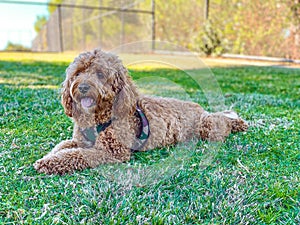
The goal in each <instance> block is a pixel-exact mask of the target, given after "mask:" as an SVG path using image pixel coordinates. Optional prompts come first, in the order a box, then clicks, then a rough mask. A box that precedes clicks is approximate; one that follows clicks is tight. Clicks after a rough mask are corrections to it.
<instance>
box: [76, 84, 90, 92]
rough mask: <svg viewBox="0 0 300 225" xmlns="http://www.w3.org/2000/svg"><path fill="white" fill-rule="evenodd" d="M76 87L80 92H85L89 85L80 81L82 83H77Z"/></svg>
mask: <svg viewBox="0 0 300 225" xmlns="http://www.w3.org/2000/svg"><path fill="white" fill-rule="evenodd" d="M78 89H79V91H80V92H81V93H82V94H85V93H87V92H88V90H89V89H90V86H89V85H88V84H86V83H82V84H79V86H78Z"/></svg>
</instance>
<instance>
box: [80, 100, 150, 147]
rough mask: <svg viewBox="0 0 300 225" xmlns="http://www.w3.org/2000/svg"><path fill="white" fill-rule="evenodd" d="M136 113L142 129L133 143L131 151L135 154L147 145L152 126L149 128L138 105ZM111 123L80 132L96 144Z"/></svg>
mask: <svg viewBox="0 0 300 225" xmlns="http://www.w3.org/2000/svg"><path fill="white" fill-rule="evenodd" d="M136 112H137V114H138V116H139V118H140V121H141V127H140V131H139V133H138V135H137V136H136V139H135V141H134V143H133V146H132V147H131V151H133V152H135V151H139V150H141V149H142V148H143V147H144V146H145V144H146V143H147V140H148V138H149V136H150V126H149V122H148V119H147V117H146V116H145V114H144V112H143V111H142V110H141V109H140V107H139V106H138V105H137V107H136ZM111 123H112V121H111V120H109V121H108V122H106V123H103V124H98V125H97V126H96V127H88V128H85V129H80V131H81V133H82V135H83V136H84V138H85V139H86V140H87V141H89V142H92V143H93V144H95V142H96V139H97V136H98V135H99V133H100V132H102V131H105V129H106V128H107V127H109V126H110V125H111Z"/></svg>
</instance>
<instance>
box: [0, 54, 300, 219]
mask: <svg viewBox="0 0 300 225" xmlns="http://www.w3.org/2000/svg"><path fill="white" fill-rule="evenodd" d="M7 58H8V57H7ZM38 58H39V57H36V58H35V59H30V60H29V59H28V60H26V56H24V57H23V58H22V61H21V62H20V61H18V60H17V59H5V58H4V59H3V58H2V59H1V61H0V188H1V189H0V224H80V223H81V224H300V172H299V171H300V170H299V166H300V140H299V137H300V117H299V115H300V100H299V96H300V75H299V74H300V71H299V70H296V69H282V68H275V67H254V66H248V67H242V66H240V67H223V68H221V67H214V68H212V71H213V73H214V75H215V77H216V79H217V81H218V84H219V85H220V88H221V90H222V92H223V94H224V96H225V101H226V105H227V106H228V107H233V109H234V110H236V111H237V112H239V113H240V114H241V116H242V117H243V118H245V119H246V120H247V121H249V124H250V125H251V127H250V129H249V131H248V132H246V133H239V134H235V135H231V136H230V137H229V138H228V139H227V140H226V142H225V143H219V144H216V143H207V142H201V141H198V142H191V143H188V144H182V145H179V146H176V147H168V148H164V149H157V150H155V151H149V152H143V153H136V154H135V155H134V156H133V157H132V160H131V161H130V162H129V163H124V164H117V165H104V166H100V167H99V168H96V169H91V170H84V171H81V172H76V173H74V174H72V175H67V176H62V177H61V176H47V175H43V174H38V173H36V171H35V170H34V169H33V167H32V164H33V163H34V162H35V160H37V159H39V158H41V157H42V156H43V155H45V154H46V153H47V152H48V151H50V150H51V148H53V147H54V145H55V144H57V143H59V142H60V141H61V140H64V139H67V138H70V137H71V134H72V123H71V121H70V120H69V119H68V118H67V117H66V116H65V115H64V114H63V109H62V106H61V105H60V98H59V87H60V84H61V82H62V81H63V79H64V76H63V75H64V71H65V68H66V66H67V65H68V60H63V59H61V60H53V62H51V60H48V61H37V60H38ZM130 72H131V75H132V76H133V78H134V79H135V80H136V81H137V83H138V84H139V85H140V88H141V91H142V92H145V93H148V94H157V95H163V96H176V97H178V98H182V99H191V100H193V101H196V102H198V103H200V104H201V105H204V106H205V107H208V108H209V103H208V101H207V100H206V99H205V97H204V94H203V92H202V91H201V90H199V86H198V84H197V83H196V82H195V81H194V80H192V79H189V77H187V76H186V75H185V73H183V72H180V71H177V70H172V69H167V68H156V69H155V68H154V69H149V68H144V69H143V67H141V68H134V67H132V68H131V69H130ZM192 72H195V71H192ZM150 76H154V78H151V79H150V80H149V79H148V80H147V79H146V78H147V77H150ZM159 77H160V78H161V77H164V78H166V79H165V80H163V79H159ZM149 81H151V82H152V83H149ZM178 85H180V86H178Z"/></svg>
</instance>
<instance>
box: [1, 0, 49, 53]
mask: <svg viewBox="0 0 300 225" xmlns="http://www.w3.org/2000/svg"><path fill="white" fill-rule="evenodd" d="M19 1H20V0H19ZM21 1H23V2H26V1H25V0H21ZM30 2H48V0H30ZM47 14H48V11H47V6H34V5H17V4H6V3H1V0H0V21H1V22H0V50H3V49H4V48H5V47H6V45H7V42H8V41H11V42H13V43H18V44H22V45H25V46H27V47H30V46H31V41H32V40H33V38H34V37H35V35H36V32H35V31H34V22H35V20H36V17H37V15H47Z"/></svg>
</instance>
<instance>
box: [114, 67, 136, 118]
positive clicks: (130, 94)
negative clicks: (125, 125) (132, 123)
mask: <svg viewBox="0 0 300 225" xmlns="http://www.w3.org/2000/svg"><path fill="white" fill-rule="evenodd" d="M123 79H124V80H122V81H121V83H122V85H120V89H119V91H118V94H117V96H116V99H115V102H114V105H113V117H114V118H115V119H120V118H123V117H126V115H130V114H133V113H134V112H135V109H136V104H137V95H138V94H137V91H136V87H135V85H134V84H133V82H132V81H131V77H129V76H128V75H127V72H126V74H125V76H124V74H123Z"/></svg>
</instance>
